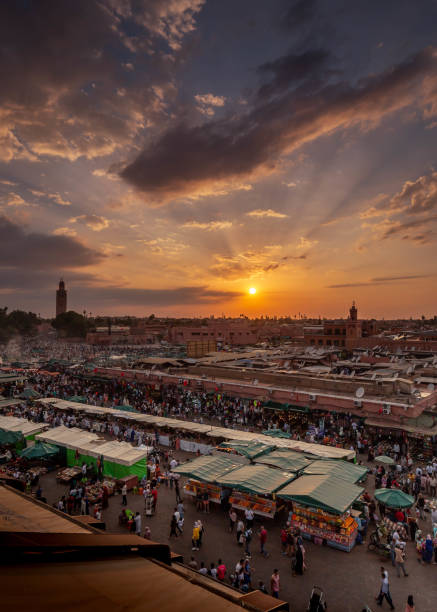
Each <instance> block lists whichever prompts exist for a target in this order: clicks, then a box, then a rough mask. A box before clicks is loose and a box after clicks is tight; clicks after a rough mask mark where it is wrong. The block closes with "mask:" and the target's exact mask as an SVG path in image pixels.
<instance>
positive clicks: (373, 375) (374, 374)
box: [372, 372, 376, 380]
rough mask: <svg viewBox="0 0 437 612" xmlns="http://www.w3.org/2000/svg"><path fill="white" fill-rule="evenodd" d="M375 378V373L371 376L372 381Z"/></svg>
mask: <svg viewBox="0 0 437 612" xmlns="http://www.w3.org/2000/svg"><path fill="white" fill-rule="evenodd" d="M375 378H376V372H374V373H373V374H372V380H375Z"/></svg>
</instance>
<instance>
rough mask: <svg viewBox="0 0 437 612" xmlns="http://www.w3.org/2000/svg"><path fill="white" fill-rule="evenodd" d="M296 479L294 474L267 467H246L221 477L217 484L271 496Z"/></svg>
mask: <svg viewBox="0 0 437 612" xmlns="http://www.w3.org/2000/svg"><path fill="white" fill-rule="evenodd" d="M295 478H296V474H295V473H294V472H283V471H282V470H277V469H276V468H272V467H269V466H267V465H245V466H243V467H240V468H239V469H237V470H233V471H232V472H229V474H225V475H224V476H219V477H218V478H217V479H216V483H217V484H219V485H220V486H223V487H229V488H230V489H237V490H239V491H245V492H246V493H254V494H256V495H271V494H272V493H275V492H276V491H277V490H278V489H281V488H282V487H284V486H285V485H286V484H288V483H289V482H291V481H292V480H294V479H295Z"/></svg>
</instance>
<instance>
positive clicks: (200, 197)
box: [0, 0, 437, 318]
mask: <svg viewBox="0 0 437 612" xmlns="http://www.w3.org/2000/svg"><path fill="white" fill-rule="evenodd" d="M436 24H437V2H435V1H434V0H417V1H416V2H412V1H411V0H386V1H385V2H381V1H379V0H354V1H352V2H351V1H350V0H349V1H348V0H341V1H340V0H268V1H267V0H232V1H230V0H62V1H59V0H33V1H32V0H26V1H25V0H3V2H1V3H0V58H1V59H0V67H1V70H0V73H1V86H0V306H2V305H5V306H8V307H9V308H10V309H12V308H22V309H25V310H33V311H35V312H37V313H38V312H39V313H41V314H42V315H44V316H53V313H54V306H55V303H54V292H55V289H56V286H57V283H58V281H59V278H60V277H61V276H62V277H63V278H64V280H65V282H66V286H67V290H68V299H69V303H68V306H69V308H71V309H75V310H78V311H82V310H83V309H86V310H87V311H88V312H90V311H91V312H92V313H93V314H98V313H102V314H103V313H106V314H132V315H138V316H144V315H148V314H150V313H151V312H153V313H155V314H156V315H176V316H178V315H193V316H195V315H208V314H215V315H218V314H221V313H222V312H225V313H226V314H227V315H239V314H240V313H244V314H247V315H249V316H253V315H259V314H269V315H275V314H276V315H283V314H291V315H294V314H296V313H299V312H301V313H306V314H307V315H312V316H318V315H319V314H321V315H322V316H323V315H325V316H343V315H346V313H347V309H348V308H349V306H350V303H351V301H352V299H355V300H356V302H357V304H358V308H359V316H362V317H378V318H379V317H386V318H394V317H404V316H408V317H409V316H410V315H412V316H417V315H419V316H420V315H421V314H425V315H435V314H437V300H436V298H437V290H436V286H437V284H436V280H437V264H436V260H437V248H436V229H437V166H436V164H437V155H436V154H437V29H436ZM251 287H253V288H256V290H257V292H256V293H255V294H254V295H251V294H249V289H250V288H251Z"/></svg>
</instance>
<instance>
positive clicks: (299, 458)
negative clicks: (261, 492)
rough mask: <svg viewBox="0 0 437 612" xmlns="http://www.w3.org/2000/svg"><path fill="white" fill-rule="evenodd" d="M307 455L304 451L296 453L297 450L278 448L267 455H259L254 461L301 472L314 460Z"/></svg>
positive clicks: (288, 470)
mask: <svg viewBox="0 0 437 612" xmlns="http://www.w3.org/2000/svg"><path fill="white" fill-rule="evenodd" d="M314 459H315V457H313V458H312V459H310V458H308V457H306V456H305V455H303V454H302V453H296V452H295V451H291V450H287V449H286V448H280V449H276V450H274V451H272V452H270V453H268V454H266V455H262V456H261V457H257V458H256V459H255V460H254V463H262V464H264V465H270V466H271V467H276V468H280V469H281V470H286V471H287V472H300V471H301V470H303V469H304V468H306V467H307V466H308V465H310V464H311V463H312V462H313V461H314Z"/></svg>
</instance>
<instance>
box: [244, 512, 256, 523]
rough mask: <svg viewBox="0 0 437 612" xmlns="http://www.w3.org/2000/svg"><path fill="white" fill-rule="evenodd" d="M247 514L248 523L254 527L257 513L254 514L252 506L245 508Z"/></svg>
mask: <svg viewBox="0 0 437 612" xmlns="http://www.w3.org/2000/svg"><path fill="white" fill-rule="evenodd" d="M245 516H246V525H247V526H248V527H253V519H254V517H255V514H254V512H253V510H252V508H247V509H246V510H245Z"/></svg>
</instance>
